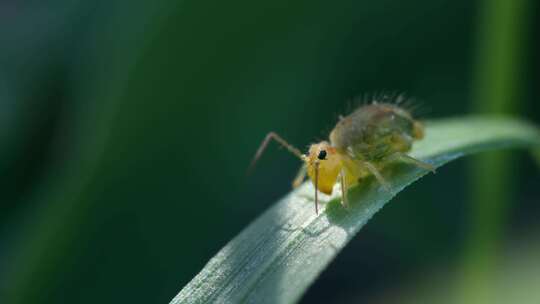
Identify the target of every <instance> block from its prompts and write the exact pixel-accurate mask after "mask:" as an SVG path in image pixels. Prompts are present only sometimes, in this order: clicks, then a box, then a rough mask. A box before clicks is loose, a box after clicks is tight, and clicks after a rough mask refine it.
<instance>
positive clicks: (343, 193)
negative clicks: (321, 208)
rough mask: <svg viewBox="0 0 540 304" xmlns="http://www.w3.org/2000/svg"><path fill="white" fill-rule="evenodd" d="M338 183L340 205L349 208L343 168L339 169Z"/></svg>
mask: <svg viewBox="0 0 540 304" xmlns="http://www.w3.org/2000/svg"><path fill="white" fill-rule="evenodd" d="M340 184H341V205H342V206H343V207H344V208H345V209H347V208H349V200H348V199H347V191H348V190H349V189H347V188H348V187H347V184H346V182H345V169H341V180H340Z"/></svg>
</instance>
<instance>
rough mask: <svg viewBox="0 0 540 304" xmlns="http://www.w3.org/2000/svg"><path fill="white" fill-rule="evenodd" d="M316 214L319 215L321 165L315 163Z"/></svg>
mask: <svg viewBox="0 0 540 304" xmlns="http://www.w3.org/2000/svg"><path fill="white" fill-rule="evenodd" d="M315 214H316V215H319V163H318V162H316V163H315Z"/></svg>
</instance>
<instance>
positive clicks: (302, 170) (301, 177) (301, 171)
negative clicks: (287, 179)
mask: <svg viewBox="0 0 540 304" xmlns="http://www.w3.org/2000/svg"><path fill="white" fill-rule="evenodd" d="M306 173H307V167H306V164H303V165H302V167H300V169H299V170H298V173H297V174H296V177H295V178H294V180H293V183H292V186H293V188H298V186H300V185H301V184H302V182H303V181H304V179H305V178H306Z"/></svg>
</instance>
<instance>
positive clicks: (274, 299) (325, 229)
mask: <svg viewBox="0 0 540 304" xmlns="http://www.w3.org/2000/svg"><path fill="white" fill-rule="evenodd" d="M426 131H427V132H426V138H425V139H423V140H422V141H419V142H418V143H417V144H415V147H414V149H413V151H411V155H412V156H414V157H416V158H419V159H421V160H423V161H426V162H429V163H431V164H432V165H434V166H435V167H440V166H442V165H444V164H445V163H447V162H449V161H451V160H454V159H456V158H458V157H460V156H463V155H466V154H470V153H474V152H480V151H485V150H493V149H498V148H502V147H538V146H540V132H539V131H538V129H537V128H535V127H534V126H532V125H530V124H527V123H524V122H521V121H518V120H514V119H510V118H502V117H501V118H481V117H468V118H460V119H449V120H441V121H433V122H430V123H428V124H427V128H426ZM428 173H429V172H427V171H425V170H423V169H420V168H417V167H414V166H411V165H407V164H396V165H395V166H392V167H391V168H389V170H385V172H384V174H385V176H387V179H388V180H389V181H390V183H391V185H392V192H388V191H385V190H384V189H383V188H382V187H381V186H380V185H378V184H377V183H376V181H375V180H374V179H373V178H367V179H366V180H365V181H363V182H362V184H361V185H359V186H358V187H356V188H354V189H351V191H350V192H349V199H350V204H351V206H350V208H349V209H348V210H345V209H343V208H342V207H341V205H340V201H339V199H338V193H336V192H337V191H335V193H334V195H333V196H331V197H328V196H324V195H323V196H322V198H321V201H322V205H323V206H324V208H323V210H322V212H321V213H320V214H319V215H318V216H317V215H316V214H315V211H314V206H313V204H314V203H313V191H314V190H313V186H312V185H311V184H310V183H306V184H304V185H303V186H301V187H300V188H298V189H296V190H294V191H292V192H291V193H289V194H288V195H287V196H286V197H285V198H283V199H282V200H280V201H279V202H278V203H276V204H275V205H274V206H272V207H271V208H270V209H269V210H267V211H266V212H264V213H263V214H262V215H261V216H260V217H258V218H257V219H256V220H255V221H254V222H253V223H251V224H250V225H249V226H248V227H246V228H245V229H244V230H243V231H242V232H241V233H240V234H239V235H238V236H236V237H235V238H234V239H233V240H231V241H230V242H229V243H228V244H227V245H226V246H225V247H224V248H223V249H221V250H220V252H218V254H217V255H216V256H214V257H213V258H212V259H211V260H210V261H209V262H208V264H207V265H206V266H205V267H204V269H203V270H202V271H201V272H200V273H199V274H198V275H197V276H195V277H194V278H193V280H192V281H191V282H190V283H189V284H188V285H186V286H185V287H184V288H183V289H182V290H181V291H180V293H179V294H178V295H177V296H176V297H175V298H174V299H173V300H172V301H171V303H173V304H177V303H212V302H215V303H293V302H296V301H298V300H299V299H300V297H301V296H302V295H303V293H304V292H305V291H306V290H307V288H308V287H309V286H310V285H311V284H312V283H313V282H314V281H315V279H316V278H317V277H318V275H319V274H320V273H321V272H322V271H323V270H324V269H325V268H326V266H327V265H328V264H329V263H330V262H331V261H332V260H333V259H334V258H335V256H336V255H337V254H338V252H339V251H340V250H341V249H342V248H344V246H345V245H346V244H347V243H348V242H349V240H350V239H351V238H353V237H354V236H355V235H356V233H357V232H358V231H359V230H360V229H361V228H362V227H363V226H364V225H365V224H366V223H367V222H368V221H369V219H371V218H372V217H373V215H374V214H375V213H376V212H377V211H379V210H380V209H381V208H382V207H383V206H384V205H385V204H386V203H387V202H388V201H390V200H391V199H392V198H393V197H394V196H395V195H396V194H397V193H399V192H400V191H401V190H402V189H404V188H405V187H406V186H408V185H410V184H411V183H413V182H414V181H416V180H418V179H419V178H420V177H422V176H423V175H425V174H428Z"/></svg>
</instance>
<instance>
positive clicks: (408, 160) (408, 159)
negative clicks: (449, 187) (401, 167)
mask: <svg viewBox="0 0 540 304" xmlns="http://www.w3.org/2000/svg"><path fill="white" fill-rule="evenodd" d="M396 160H399V161H402V162H406V163H409V164H412V165H415V166H417V167H420V168H422V169H426V170H429V171H431V172H433V173H435V167H434V166H433V165H431V164H428V163H426V162H423V161H421V160H418V159H416V158H414V157H412V156H410V155H407V154H405V153H402V152H396V153H394V154H392V155H390V156H388V157H387V158H385V161H388V162H392V161H396Z"/></svg>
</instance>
